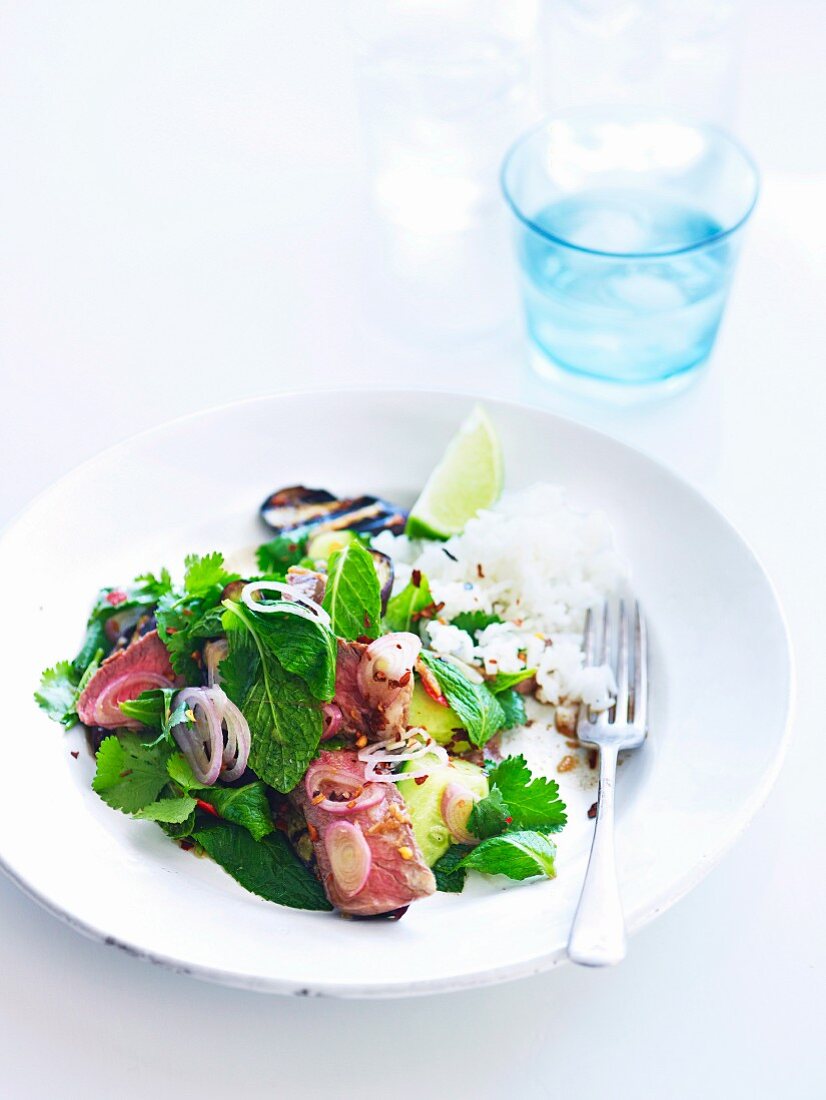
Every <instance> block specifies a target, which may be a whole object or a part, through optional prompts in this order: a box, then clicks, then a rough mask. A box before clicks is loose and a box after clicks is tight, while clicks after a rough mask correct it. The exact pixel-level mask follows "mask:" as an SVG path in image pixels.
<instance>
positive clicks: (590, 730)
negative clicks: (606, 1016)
mask: <svg viewBox="0 0 826 1100" xmlns="http://www.w3.org/2000/svg"><path fill="white" fill-rule="evenodd" d="M600 620H601V622H600ZM585 664H586V665H603V664H610V665H611V667H612V668H613V670H614V675H615V677H616V681H617V697H616V699H615V700H614V704H613V706H612V707H611V708H610V709H609V710H605V711H602V712H601V713H599V714H595V713H594V712H593V711H589V709H588V707H586V706H581V707H580V712H579V724H578V726H577V735H578V736H579V739H580V741H582V742H583V743H584V744H586V745H594V746H596V748H597V749H599V792H598V794H597V819H596V825H595V827H594V839H593V842H592V844H591V855H590V858H589V859H588V870H587V871H586V872H585V882H584V883H583V886H582V894H581V895H580V898H579V905H578V906H577V910H576V915H575V916H574V923H573V926H572V927H571V935H570V937H569V939H568V956H569V958H570V959H571V960H572V961H573V962H576V963H582V965H584V966H612V965H613V964H614V963H618V962H620V961H621V960H622V959H623V958H625V921H624V919H623V916H622V902H621V901H620V894H619V885H618V883H617V868H616V859H615V855H614V782H615V779H616V774H617V755H618V753H619V752H620V751H621V750H623V749H636V748H638V747H639V746H640V745H641V744H642V743H643V741H645V736H646V733H647V721H648V644H647V638H646V631H645V620H644V619H643V617H642V613H641V611H640V605H639V604H638V603H636V602H635V603H634V607H633V612H632V614H629V609H628V608H627V606H626V604H625V601H624V600H620V601H619V607H618V610H617V611H614V610H612V608H611V606H610V605H609V604H607V603H606V605H605V607H604V608H603V613H602V615H601V616H600V615H599V614H598V613H597V614H596V615H595V614H593V613H592V612H590V611H589V612H588V617H587V619H586V623H585Z"/></svg>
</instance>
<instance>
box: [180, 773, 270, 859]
mask: <svg viewBox="0 0 826 1100" xmlns="http://www.w3.org/2000/svg"><path fill="white" fill-rule="evenodd" d="M166 768H167V771H168V772H169V777H170V779H172V780H173V781H174V782H175V783H177V784H178V785H179V786H180V787H182V788H183V789H184V790H185V791H186V792H187V794H192V793H193V792H195V793H196V794H197V796H198V797H199V798H202V799H203V801H204V802H208V803H209V804H210V806H212V807H213V809H214V810H215V811H216V812H217V813H218V815H219V817H223V818H225V819H226V820H227V821H232V822H234V823H235V824H236V825H242V826H243V827H244V828H245V829H247V830H248V831H249V832H250V833H251V834H252V836H253V837H254V838H255V839H256V840H260V839H261V837H263V836H266V835H267V834H268V833H271V832H272V831H273V829H274V828H275V826H274V825H273V821H272V814H271V813H270V804H269V801H268V799H267V789H266V787H265V786H264V784H263V783H262V782H261V781H260V779H259V780H257V781H256V782H255V783H247V784H246V785H245V786H243V787H219V786H213V787H207V786H205V785H204V784H202V783H198V781H197V780H196V779H195V776H194V775H193V774H192V768H191V767H190V766H189V762H188V761H187V759H186V757H185V756H182V755H181V754H180V753H176V754H175V756H172V757H170V758H169V760H168V761H167V764H166ZM193 808H194V803H193Z"/></svg>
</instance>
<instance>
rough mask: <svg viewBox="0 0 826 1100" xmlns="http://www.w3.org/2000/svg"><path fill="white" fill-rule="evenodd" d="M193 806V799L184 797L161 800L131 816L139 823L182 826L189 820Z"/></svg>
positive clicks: (194, 804) (194, 803)
mask: <svg viewBox="0 0 826 1100" xmlns="http://www.w3.org/2000/svg"><path fill="white" fill-rule="evenodd" d="M195 806H196V802H195V799H194V798H189V797H188V796H186V795H185V796H182V797H181V798H161V799H159V800H158V801H157V802H150V803H149V805H148V806H144V808H143V809H142V810H138V811H136V813H134V814H133V815H132V816H133V817H136V818H138V819H139V820H141V821H158V822H161V821H162V822H164V824H167V825H183V824H184V823H185V822H187V821H188V820H189V817H190V815H191V814H192V812H193V811H194V809H195Z"/></svg>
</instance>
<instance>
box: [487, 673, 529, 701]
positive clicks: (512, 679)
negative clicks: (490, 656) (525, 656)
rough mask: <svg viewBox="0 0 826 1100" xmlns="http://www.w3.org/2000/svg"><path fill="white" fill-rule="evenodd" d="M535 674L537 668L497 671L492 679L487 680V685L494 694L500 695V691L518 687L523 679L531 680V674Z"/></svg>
mask: <svg viewBox="0 0 826 1100" xmlns="http://www.w3.org/2000/svg"><path fill="white" fill-rule="evenodd" d="M535 675H536V669H535V668H523V669H520V671H519V672H497V673H496V675H495V676H494V677H493V679H492V680H488V681H487V685H488V687H489V688H490V690H491V691H492V692H493V694H494V695H498V694H499V693H500V692H502V691H507V690H508V688H512V687H516V685H517V684H521V683H522V681H523V680H529V679H530V678H531V676H535Z"/></svg>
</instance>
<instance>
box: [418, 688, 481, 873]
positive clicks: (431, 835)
mask: <svg viewBox="0 0 826 1100" xmlns="http://www.w3.org/2000/svg"><path fill="white" fill-rule="evenodd" d="M437 705H438V704H437ZM440 709H441V710H444V707H441V708H440ZM431 765H432V766H431ZM425 769H427V779H426V780H425V781H424V782H423V783H417V782H416V780H415V779H402V780H401V781H400V782H399V783H397V784H396V786H397V788H398V791H399V794H400V795H401V796H402V798H403V799H404V801H405V803H406V805H407V812H408V813H409V814H410V820H411V822H412V823H413V833H414V835H415V837H416V841H417V843H418V845H419V847H420V848H421V850H422V855H423V856H424V860H425V863H426V864H427V865H428V867H432V866H433V864H434V863H435V862H436V861H437V860H438V859H441V858H442V856H443V855H444V854H445V852H446V851H447V850H448V848H449V847H450V845H451V844H452V843H453V838H452V837H451V835H450V831H449V830H448V827H447V825H445V821H444V818H443V817H442V795H443V794H444V792H445V788H446V787H447V786H448V784H449V783H461V784H462V786H463V787H467V788H468V790H469V791H472V792H473V794H475V795H477V796H478V797H479V798H485V797H486V796H487V794H488V793H489V790H490V788H489V785H488V777H487V776H486V775H485V773H484V772H483V771H482V769H481V768H480V767H477V765H476V764H471V763H470V761H468V760H451V762H450V763H449V764H443V763H442V762H441V760H439V758H438V757H437V756H433V755H432V754H429V755H427V756H420V757H419V759H418V760H408V761H407V763H406V764H405V765H404V766H403V768H402V771H403V772H418V773H420V772H422V771H423V770H425Z"/></svg>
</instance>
